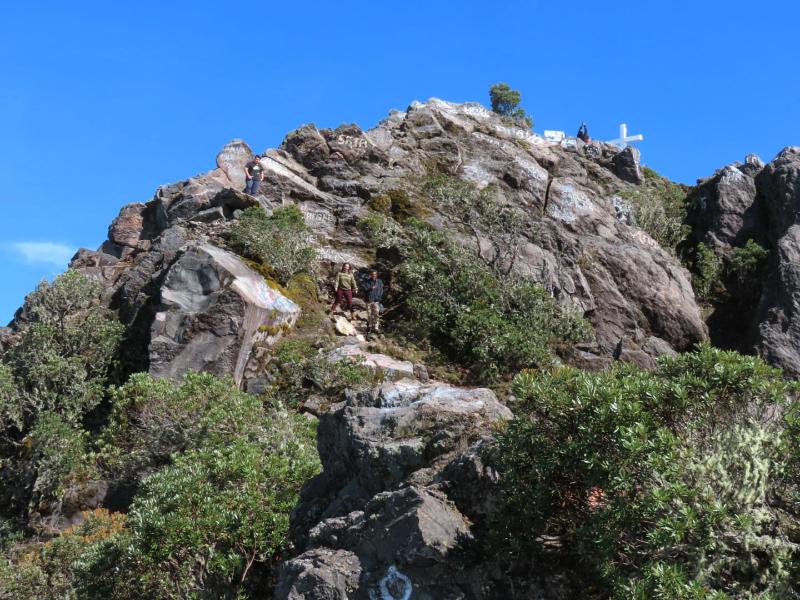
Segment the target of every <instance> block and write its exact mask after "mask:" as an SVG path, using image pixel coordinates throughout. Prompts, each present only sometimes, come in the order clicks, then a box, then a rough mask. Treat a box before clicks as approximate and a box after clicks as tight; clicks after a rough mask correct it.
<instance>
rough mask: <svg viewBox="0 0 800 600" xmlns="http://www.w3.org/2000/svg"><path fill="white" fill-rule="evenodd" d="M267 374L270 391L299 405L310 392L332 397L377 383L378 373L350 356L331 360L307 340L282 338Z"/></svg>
mask: <svg viewBox="0 0 800 600" xmlns="http://www.w3.org/2000/svg"><path fill="white" fill-rule="evenodd" d="M267 373H269V374H270V375H271V376H272V385H271V388H270V392H271V394H273V395H275V396H276V397H278V398H280V399H281V400H282V401H283V402H284V403H286V405H287V406H289V407H296V406H299V405H300V404H301V403H302V402H303V401H304V400H305V399H306V398H308V396H309V395H311V394H321V395H323V396H325V397H327V398H330V399H333V398H336V397H338V396H340V395H341V393H342V392H343V391H344V390H345V389H348V388H349V389H353V388H358V387H363V386H366V385H368V384H371V383H375V375H374V374H373V373H372V372H371V371H370V370H369V369H367V368H366V367H363V366H361V365H360V364H358V363H357V362H354V361H352V360H350V359H342V360H337V361H331V360H330V359H329V358H328V357H327V356H326V355H325V354H323V353H322V352H320V351H319V350H318V349H317V348H315V347H314V345H313V344H312V343H311V342H309V341H308V340H302V339H299V340H283V341H281V342H278V344H276V345H275V347H274V349H273V351H272V355H271V357H270V362H269V365H268V367H267Z"/></svg>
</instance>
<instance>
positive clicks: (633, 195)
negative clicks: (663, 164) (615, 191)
mask: <svg viewBox="0 0 800 600" xmlns="http://www.w3.org/2000/svg"><path fill="white" fill-rule="evenodd" d="M620 196H622V197H623V198H625V199H627V200H628V201H629V202H630V203H631V215H632V217H633V224H634V225H636V226H637V227H639V228H640V229H643V230H644V231H645V232H646V233H647V234H648V235H649V236H650V237H651V238H653V239H654V240H655V241H656V242H658V244H659V245H660V246H661V247H662V248H664V250H666V251H668V252H670V253H672V254H675V249H676V246H677V245H678V244H679V243H680V242H681V241H683V239H684V238H686V236H687V235H688V233H689V227H688V226H687V225H685V224H684V219H685V218H686V190H685V189H684V188H683V187H682V186H680V185H676V184H674V183H672V182H671V181H669V180H667V179H664V178H663V177H661V176H660V175H658V174H657V173H656V172H655V171H653V170H652V169H648V168H646V167H645V169H644V182H643V184H642V185H641V186H640V187H638V188H636V189H634V190H630V191H624V192H622V193H620Z"/></svg>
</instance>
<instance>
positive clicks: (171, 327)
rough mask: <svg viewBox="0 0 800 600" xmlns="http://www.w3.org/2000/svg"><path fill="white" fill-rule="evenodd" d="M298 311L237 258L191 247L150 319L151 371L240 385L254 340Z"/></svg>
mask: <svg viewBox="0 0 800 600" xmlns="http://www.w3.org/2000/svg"><path fill="white" fill-rule="evenodd" d="M299 314H300V307H298V306H297V305H296V304H295V303H294V302H292V301H291V300H289V299H288V298H286V297H285V296H283V294H281V293H280V292H279V291H277V290H275V289H273V288H271V287H269V286H268V285H267V284H266V282H265V280H264V278H263V277H262V276H261V275H259V274H258V273H255V272H254V271H253V270H251V269H250V268H249V267H247V266H246V265H245V264H244V263H243V262H242V261H241V259H240V258H238V257H237V256H236V255H234V254H231V253H230V252H226V251H224V250H221V249H219V248H217V247H215V246H212V245H210V244H196V245H190V246H188V247H187V248H185V249H184V250H183V251H182V254H181V256H180V258H179V259H178V260H176V261H175V262H174V263H173V264H172V265H171V266H170V268H169V270H168V271H167V274H166V277H165V279H164V283H163V286H162V288H161V310H159V312H157V313H156V315H155V319H154V321H153V327H152V333H151V342H150V372H151V373H152V374H153V375H156V376H159V377H170V378H173V379H177V378H179V377H181V376H182V375H183V374H184V373H186V372H187V371H189V370H202V371H208V372H211V373H215V374H217V375H226V374H230V375H233V377H234V379H235V380H236V383H237V384H239V383H241V381H242V375H243V373H244V368H245V366H246V364H247V361H248V359H249V358H250V350H251V349H252V347H253V343H254V342H255V341H267V342H271V341H272V340H273V339H274V338H276V337H278V336H279V335H280V334H281V333H282V332H283V331H284V330H286V329H289V328H291V327H292V326H293V325H294V323H295V321H296V320H297V317H298V316H299Z"/></svg>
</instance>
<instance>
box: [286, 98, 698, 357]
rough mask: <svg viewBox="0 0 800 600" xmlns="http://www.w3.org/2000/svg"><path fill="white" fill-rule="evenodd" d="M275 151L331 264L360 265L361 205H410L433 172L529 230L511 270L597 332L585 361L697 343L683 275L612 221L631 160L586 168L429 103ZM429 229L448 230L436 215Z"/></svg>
mask: <svg viewBox="0 0 800 600" xmlns="http://www.w3.org/2000/svg"><path fill="white" fill-rule="evenodd" d="M323 141H325V142H326V143H327V150H323V146H322V142H323ZM282 151H283V152H285V153H288V154H290V155H291V159H292V160H293V161H294V162H295V165H297V166H295V169H297V167H298V166H301V167H302V169H303V171H302V175H303V176H302V177H301V179H302V180H303V181H304V182H305V181H309V179H308V177H309V176H310V177H312V178H316V183H317V186H318V187H319V188H320V189H322V190H324V192H325V193H326V196H324V197H322V196H319V197H317V198H313V199H312V198H308V200H306V197H307V194H306V193H305V192H304V191H301V190H296V189H289V190H286V193H287V194H288V195H290V196H294V195H295V194H297V193H298V192H299V193H302V195H303V196H304V197H303V198H302V204H301V206H302V208H303V210H304V211H305V212H306V214H307V215H308V216H309V217H310V218H309V219H308V220H309V223H311V224H312V226H313V227H314V228H315V230H316V231H317V232H318V233H319V234H320V236H322V237H323V239H326V240H327V243H328V244H330V245H332V246H335V247H336V249H337V251H336V252H333V253H330V254H327V256H328V257H329V258H331V259H334V260H335V259H336V258H338V259H340V260H352V261H354V263H355V264H356V265H362V264H363V260H362V259H361V256H360V254H361V253H360V249H359V243H360V236H359V234H358V232H357V231H356V230H355V229H354V228H353V224H354V222H355V220H357V218H358V217H359V216H362V215H363V214H364V213H365V207H364V204H365V202H364V198H368V197H371V196H373V195H377V194H381V193H386V192H387V191H390V190H403V191H405V192H406V193H407V194H409V196H411V197H412V198H413V197H417V196H418V195H419V193H420V190H419V186H418V185H416V186H415V184H414V178H415V177H416V178H417V180H418V179H419V176H420V174H421V173H424V172H425V171H424V165H426V164H432V163H433V164H437V165H438V166H439V168H442V169H445V170H449V171H450V172H451V173H454V174H456V175H457V176H459V177H461V178H463V179H466V180H468V181H471V182H473V183H475V184H476V185H477V186H479V187H486V186H488V185H494V186H496V187H497V189H498V190H499V191H500V193H501V194H502V196H503V197H504V198H505V199H506V200H507V202H509V203H510V204H512V205H514V206H517V207H519V208H520V209H522V210H523V211H525V213H526V214H527V216H528V217H529V218H530V228H529V230H528V232H527V238H528V239H527V243H525V244H524V245H523V248H522V252H521V256H520V257H519V259H518V260H517V262H516V266H515V268H516V270H517V271H519V272H520V273H522V274H524V275H526V276H528V277H531V278H534V279H535V280H537V281H539V282H540V283H541V284H542V285H544V286H545V287H547V288H548V289H550V290H551V292H552V293H553V295H554V296H556V297H557V298H559V299H560V300H561V301H563V302H565V303H573V304H575V305H577V306H578V307H580V308H581V309H582V310H583V311H584V312H585V313H586V314H587V316H588V318H589V319H590V320H591V321H592V323H593V325H594V326H595V329H596V332H597V342H598V344H597V346H596V347H595V348H594V352H596V353H598V354H603V355H608V356H610V355H611V354H612V353H613V351H614V349H615V348H616V347H617V345H618V344H619V343H620V340H644V341H646V340H647V339H649V338H651V337H654V338H658V339H663V340H666V341H667V342H668V343H669V344H670V345H671V346H672V347H673V348H676V349H685V348H688V347H690V346H691V345H693V344H694V343H696V342H697V341H700V340H703V339H705V338H706V331H705V326H704V324H703V321H702V319H701V317H700V314H699V311H698V309H697V306H696V304H695V301H694V295H693V292H692V289H691V285H690V280H689V277H688V274H687V272H686V271H685V270H684V269H683V268H682V267H681V266H680V265H679V263H678V262H677V261H676V260H675V259H674V258H673V257H672V256H670V255H669V254H667V253H666V252H664V251H663V250H662V249H660V248H659V247H658V245H657V244H656V243H655V242H654V241H653V240H652V239H650V238H649V237H648V236H647V235H646V234H644V233H643V232H642V231H640V230H638V229H635V228H632V227H630V226H629V225H627V224H626V223H624V222H622V221H621V220H618V219H617V211H616V210H615V208H614V204H613V197H614V195H615V193H616V192H618V191H620V190H622V189H625V188H626V186H628V185H629V184H628V183H627V182H625V181H623V180H622V179H620V177H619V176H618V173H620V172H621V173H623V174H624V175H625V177H627V178H628V179H634V180H636V179H637V178H636V177H635V173H638V156H637V155H636V153H635V152H634V151H633V150H632V149H626V150H624V151H623V152H622V153H621V154H623V156H620V157H618V156H617V154H615V151H614V150H613V149H612V147H605V148H604V149H603V155H602V156H600V157H598V158H596V159H595V158H589V157H586V156H584V155H582V154H580V153H579V152H577V151H572V150H569V149H563V148H561V147H553V146H551V145H547V144H545V143H544V142H543V140H541V138H537V137H530V136H529V134H526V132H525V131H524V130H521V129H518V128H515V127H508V126H506V125H505V124H503V123H502V121H500V119H498V118H497V116H496V115H494V114H492V113H491V112H490V111H487V110H486V109H485V108H483V107H481V106H479V105H474V104H466V105H456V104H451V103H447V102H442V101H439V100H431V101H429V102H427V103H424V104H423V103H414V104H412V105H411V107H409V109H408V111H407V112H405V113H400V112H396V113H393V114H392V115H391V116H390V117H389V118H388V119H386V120H385V121H383V122H382V123H381V124H380V125H378V126H377V127H376V128H374V129H372V130H370V131H368V132H362V131H361V130H360V129H358V128H357V127H355V126H347V127H342V128H339V129H337V130H335V131H331V130H323V131H318V130H316V129H315V128H313V127H312V126H305V127H303V128H301V129H298V130H297V131H295V132H293V133H292V134H291V135H290V136H289V137H288V138H287V141H286V142H285V143H284V146H283V147H282ZM280 152H281V151H279V153H280ZM298 199H299V198H298ZM328 215H332V217H328ZM430 220H431V222H432V223H434V224H435V225H436V226H438V227H442V228H451V227H452V224H451V223H448V222H447V220H446V219H444V218H443V217H442V216H441V215H438V214H437V215H434V216H433V217H431V219H430ZM465 241H466V242H467V243H473V242H471V241H469V240H465ZM351 249H352V250H351ZM323 254H324V255H325V254H326V251H323ZM649 347H651V348H652V347H661V346H659V344H657V343H656V344H649ZM641 348H642V346H637V348H636V349H637V350H641Z"/></svg>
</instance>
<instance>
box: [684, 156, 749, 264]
mask: <svg viewBox="0 0 800 600" xmlns="http://www.w3.org/2000/svg"><path fill="white" fill-rule="evenodd" d="M740 167H741V165H728V166H726V167H724V168H723V169H722V170H721V171H720V172H719V173H717V174H716V175H714V177H711V178H710V179H708V180H706V181H704V182H703V183H702V184H700V185H698V186H697V187H696V188H695V189H694V190H693V191H692V193H691V194H690V195H689V197H688V198H687V203H688V205H689V222H690V223H691V224H692V233H693V235H694V237H695V239H696V240H697V241H698V242H703V243H705V244H706V245H707V246H709V247H710V248H713V249H715V250H717V251H718V252H721V253H727V252H728V251H729V250H730V249H731V248H732V247H733V246H736V245H741V244H742V243H743V242H745V241H746V240H747V239H748V238H751V237H753V236H754V235H756V233H757V232H758V231H759V230H760V229H763V223H762V222H761V218H760V212H759V210H758V206H757V205H756V184H755V181H754V179H753V177H752V175H751V174H748V173H747V172H746V171H743V170H742V169H741V168H740Z"/></svg>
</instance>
